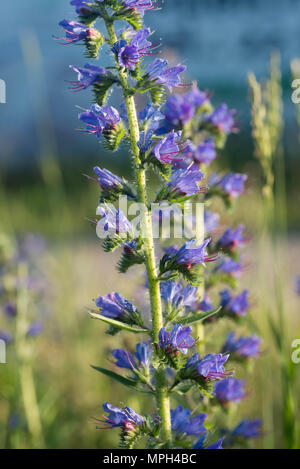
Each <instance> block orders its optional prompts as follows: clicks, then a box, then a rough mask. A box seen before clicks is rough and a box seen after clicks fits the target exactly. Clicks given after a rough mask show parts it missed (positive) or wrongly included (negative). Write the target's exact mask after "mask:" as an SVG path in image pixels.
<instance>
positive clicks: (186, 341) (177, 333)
mask: <svg viewBox="0 0 300 469" xmlns="http://www.w3.org/2000/svg"><path fill="white" fill-rule="evenodd" d="M191 332H192V328H191V327H190V326H186V327H183V326H182V325H181V324H177V325H176V326H174V327H173V329H172V331H171V332H169V331H167V330H166V329H165V328H164V327H163V328H162V329H161V330H160V331H159V345H160V346H161V348H163V349H165V350H166V353H173V352H174V351H180V352H182V353H184V354H186V353H187V352H188V350H189V349H190V348H192V347H193V346H194V344H195V340H194V339H193V337H192V336H191V335H190V334H191Z"/></svg>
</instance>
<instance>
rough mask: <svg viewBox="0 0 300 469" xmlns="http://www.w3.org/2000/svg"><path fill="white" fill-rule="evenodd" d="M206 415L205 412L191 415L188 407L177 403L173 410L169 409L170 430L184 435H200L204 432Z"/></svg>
mask: <svg viewBox="0 0 300 469" xmlns="http://www.w3.org/2000/svg"><path fill="white" fill-rule="evenodd" d="M206 417H207V414H197V415H195V416H194V417H192V416H191V411H190V410H189V409H185V408H184V407H183V406H181V405H178V406H177V407H176V408H175V409H174V410H171V425H172V431H174V432H177V433H185V434H186V435H195V436H199V435H202V434H203V433H205V432H206V428H205V427H204V425H203V423H204V421H205V419H206Z"/></svg>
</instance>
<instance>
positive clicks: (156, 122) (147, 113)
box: [138, 104, 164, 152]
mask: <svg viewBox="0 0 300 469" xmlns="http://www.w3.org/2000/svg"><path fill="white" fill-rule="evenodd" d="M163 118H164V115H163V114H162V112H161V111H160V110H159V109H158V108H157V107H155V106H152V105H151V104H147V106H146V107H145V108H144V109H143V110H142V111H141V112H140V113H139V116H138V119H139V122H140V124H141V128H143V130H142V131H141V133H140V140H139V142H138V146H139V148H140V150H141V151H143V152H146V151H147V150H148V148H149V147H150V145H151V144H152V137H153V135H154V133H155V131H156V130H157V129H158V128H159V126H160V121H161V120H162V119H163Z"/></svg>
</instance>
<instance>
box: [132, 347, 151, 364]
mask: <svg viewBox="0 0 300 469" xmlns="http://www.w3.org/2000/svg"><path fill="white" fill-rule="evenodd" d="M151 355H152V347H151V344H150V343H149V342H143V343H142V344H137V345H136V352H135V356H136V358H137V359H138V361H139V362H140V364H141V365H143V366H145V367H147V366H149V364H150V359H151Z"/></svg>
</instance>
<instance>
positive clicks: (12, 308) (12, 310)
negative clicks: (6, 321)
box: [3, 302, 17, 318]
mask: <svg viewBox="0 0 300 469" xmlns="http://www.w3.org/2000/svg"><path fill="white" fill-rule="evenodd" d="M3 312H4V314H5V316H7V317H8V318H15V317H16V315H17V307H16V305H15V303H11V302H8V303H5V305H4V306H3Z"/></svg>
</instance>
